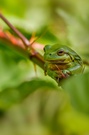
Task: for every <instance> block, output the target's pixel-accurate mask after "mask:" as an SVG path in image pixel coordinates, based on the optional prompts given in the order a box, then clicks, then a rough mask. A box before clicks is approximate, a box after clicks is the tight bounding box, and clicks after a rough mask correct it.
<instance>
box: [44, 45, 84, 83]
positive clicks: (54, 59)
mask: <svg viewBox="0 0 89 135" xmlns="http://www.w3.org/2000/svg"><path fill="white" fill-rule="evenodd" d="M44 60H45V65H44V70H45V75H49V76H50V77H52V78H53V79H54V80H56V81H57V83H59V82H60V80H62V79H64V78H67V77H69V76H72V75H76V74H79V73H82V72H83V69H84V67H83V61H82V59H81V58H80V56H79V55H78V54H77V53H76V52H75V51H73V50H72V49H71V48H69V47H67V46H63V45H61V46H60V45H59V44H56V45H53V46H51V45H46V46H45V47H44Z"/></svg>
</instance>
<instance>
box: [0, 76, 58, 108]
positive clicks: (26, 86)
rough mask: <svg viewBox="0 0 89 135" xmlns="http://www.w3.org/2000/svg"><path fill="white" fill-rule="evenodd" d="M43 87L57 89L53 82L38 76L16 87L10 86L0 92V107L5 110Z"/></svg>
mask: <svg viewBox="0 0 89 135" xmlns="http://www.w3.org/2000/svg"><path fill="white" fill-rule="evenodd" d="M43 88H47V89H48V88H50V89H55V90H56V89H57V87H56V85H54V84H53V83H51V82H48V81H44V80H41V79H38V78H37V79H33V80H31V81H28V82H24V83H22V84H21V85H19V86H18V87H10V88H7V89H4V90H3V91H1V92H0V109H1V110H6V109H7V108H8V107H10V106H12V105H13V104H16V103H19V102H20V101H23V99H24V98H26V97H27V96H28V95H30V94H31V93H32V92H34V91H36V90H38V89H43Z"/></svg>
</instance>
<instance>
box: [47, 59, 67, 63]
mask: <svg viewBox="0 0 89 135" xmlns="http://www.w3.org/2000/svg"><path fill="white" fill-rule="evenodd" d="M47 61H48V62H49V63H54V64H57V63H58V64H67V63H69V61H65V59H62V60H47Z"/></svg>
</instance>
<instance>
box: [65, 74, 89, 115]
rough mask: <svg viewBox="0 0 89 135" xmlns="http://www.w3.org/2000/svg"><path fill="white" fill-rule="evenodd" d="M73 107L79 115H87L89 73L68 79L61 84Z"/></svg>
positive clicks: (88, 105)
mask: <svg viewBox="0 0 89 135" xmlns="http://www.w3.org/2000/svg"><path fill="white" fill-rule="evenodd" d="M63 88H64V90H65V91H66V93H67V94H68V95H69V97H70V100H71V103H72V105H73V107H74V108H75V109H76V110H77V111H80V112H81V113H84V114H87V115H89V104H88V103H89V72H88V73H85V74H82V75H78V76H75V77H70V78H69V79H68V80H66V81H65V82H64V83H63Z"/></svg>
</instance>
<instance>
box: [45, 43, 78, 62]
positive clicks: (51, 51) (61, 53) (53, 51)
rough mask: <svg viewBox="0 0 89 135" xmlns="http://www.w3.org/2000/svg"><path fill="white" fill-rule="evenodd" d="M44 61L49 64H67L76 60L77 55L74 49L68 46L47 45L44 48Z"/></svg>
mask: <svg viewBox="0 0 89 135" xmlns="http://www.w3.org/2000/svg"><path fill="white" fill-rule="evenodd" d="M44 52H45V53H44V59H45V60H46V61H48V62H49V63H59V64H60V63H61V64H67V63H70V62H73V61H74V60H75V57H74V56H75V55H77V54H76V53H75V52H74V51H73V50H72V49H70V48H69V47H67V46H60V45H58V44H56V45H53V46H51V45H46V46H45V47H44Z"/></svg>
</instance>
